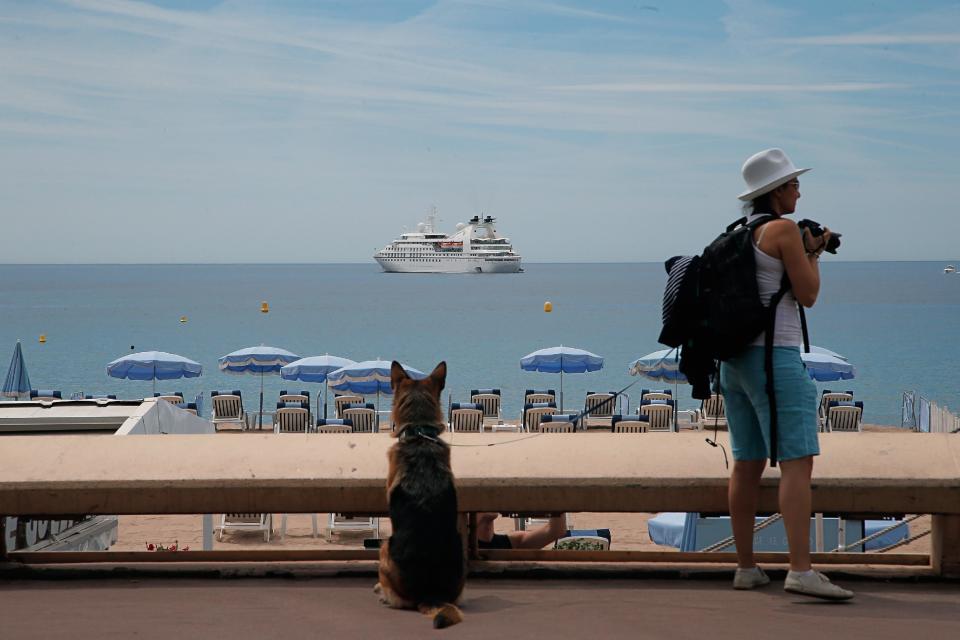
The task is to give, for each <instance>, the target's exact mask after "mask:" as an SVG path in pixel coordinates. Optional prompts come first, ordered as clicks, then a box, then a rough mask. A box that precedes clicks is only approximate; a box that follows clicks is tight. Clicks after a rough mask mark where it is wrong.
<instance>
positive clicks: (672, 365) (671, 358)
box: [627, 347, 687, 429]
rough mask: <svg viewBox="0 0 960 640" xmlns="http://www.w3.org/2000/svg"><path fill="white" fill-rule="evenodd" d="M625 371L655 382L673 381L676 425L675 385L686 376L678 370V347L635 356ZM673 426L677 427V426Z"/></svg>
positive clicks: (675, 421) (685, 380)
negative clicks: (638, 356)
mask: <svg viewBox="0 0 960 640" xmlns="http://www.w3.org/2000/svg"><path fill="white" fill-rule="evenodd" d="M627 372H628V373H629V374H630V375H632V376H643V377H644V378H649V379H650V380H655V381H657V382H672V383H673V424H674V425H677V385H678V384H679V383H681V382H683V383H684V384H686V383H687V376H685V375H684V374H683V372H682V371H680V347H677V348H674V349H661V350H659V351H654V352H653V353H648V354H647V355H645V356H643V357H642V358H637V359H636V360H634V361H633V362H631V363H630V364H629V366H628V367H627ZM674 428H676V429H679V426H675V427H674Z"/></svg>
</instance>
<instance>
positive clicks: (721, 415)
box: [693, 393, 727, 431]
mask: <svg viewBox="0 0 960 640" xmlns="http://www.w3.org/2000/svg"><path fill="white" fill-rule="evenodd" d="M693 421H694V422H695V423H696V425H697V429H699V430H701V431H703V430H704V429H713V428H714V426H716V428H717V429H726V428H727V413H726V405H724V402H723V396H722V395H720V394H719V393H714V394H712V395H711V396H710V397H709V398H707V399H706V400H704V401H702V402H701V403H700V408H699V409H697V410H696V411H695V412H694V414H693Z"/></svg>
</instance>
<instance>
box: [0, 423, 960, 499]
mask: <svg viewBox="0 0 960 640" xmlns="http://www.w3.org/2000/svg"><path fill="white" fill-rule="evenodd" d="M444 437H445V439H447V441H449V442H452V443H453V444H454V449H453V464H454V473H455V474H456V475H457V482H458V490H459V500H460V508H461V510H462V511H465V512H466V511H514V512H550V511H556V512H559V511H609V512H641V511H651V512H652V511H667V510H689V511H705V512H725V511H726V509H727V500H726V487H727V478H728V475H729V471H728V470H727V469H726V468H725V467H724V464H723V455H722V453H721V452H720V451H719V449H714V448H712V447H709V446H707V445H706V444H705V443H704V442H703V435H702V434H699V433H680V434H640V435H636V434H608V433H586V434H583V433H580V434H544V435H537V434H447V435H445V436H444ZM721 438H722V439H723V438H725V436H724V435H723V434H721ZM722 441H723V440H722ZM393 442H394V440H393V439H392V438H390V437H388V436H387V435H385V434H376V435H317V434H310V435H300V434H290V435H279V436H278V435H273V434H262V435H261V434H255V435H254V434H249V435H248V434H245V435H243V436H233V437H227V436H222V435H220V436H217V435H192V436H174V435H166V436H130V437H124V438H117V437H102V438H100V437H88V436H44V437H42V438H39V437H19V436H11V437H4V438H3V446H2V447H0V514H5V515H58V514H63V513H84V514H142V513H149V514H175V513H219V512H223V511H231V512H268V511H272V512H285V513H313V512H329V511H339V512H351V511H352V512H371V513H384V512H385V511H386V507H387V505H386V498H385V490H384V479H385V477H386V468H387V463H386V453H387V449H388V448H389V447H390V446H391V445H392V444H393ZM724 444H726V443H725V442H724ZM490 445H492V446H490ZM821 448H822V451H823V455H822V456H820V457H819V458H818V459H817V461H816V464H815V468H814V481H813V485H814V487H813V489H814V490H813V506H814V510H816V511H826V512H841V513H933V514H945V515H957V514H960V438H958V437H956V436H951V435H947V434H916V433H902V434H900V433H892V434H891V433H859V434H848V433H835V434H823V436H822V438H821ZM728 449H729V446H728ZM777 477H778V471H777V470H768V471H767V475H766V476H765V479H764V481H763V490H762V494H761V500H760V509H761V510H771V511H775V510H776V502H777V498H776V487H777Z"/></svg>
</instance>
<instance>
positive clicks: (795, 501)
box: [720, 149, 854, 600]
mask: <svg viewBox="0 0 960 640" xmlns="http://www.w3.org/2000/svg"><path fill="white" fill-rule="evenodd" d="M807 171H809V169H797V168H796V167H795V166H794V165H793V162H791V161H790V158H788V157H787V154H786V153H784V152H783V151H782V150H781V149H767V150H765V151H761V152H760V153H757V154H754V155H753V156H751V157H750V158H749V159H748V160H747V161H746V163H744V165H743V179H744V181H745V182H746V184H747V190H746V191H745V192H743V193H742V194H740V196H739V198H740V199H741V200H743V201H745V202H746V203H747V204H745V205H744V210H745V212H746V213H747V214H748V219H747V223H748V224H749V222H751V221H752V220H753V219H754V217H756V216H759V215H770V214H772V215H774V216H776V217H777V219H776V220H772V221H770V222H768V223H766V224H764V225H762V226H760V227H759V228H757V229H756V230H755V231H754V236H753V246H754V255H755V257H756V263H757V285H758V288H759V290H760V299H761V301H763V302H764V304H769V303H770V299H771V298H772V297H773V295H774V294H775V293H776V292H777V290H778V289H779V288H780V283H781V280H782V278H783V274H784V271H786V274H787V276H788V277H789V279H790V284H791V287H792V290H791V291H789V292H787V294H786V295H785V296H784V297H783V299H782V300H781V301H780V303H779V304H778V306H777V310H776V323H775V325H774V326H775V329H774V332H775V333H774V338H773V345H774V346H773V367H774V387H775V397H776V404H777V406H776V411H777V423H778V424H777V459H779V460H780V493H779V499H780V512H781V513H782V514H783V521H784V526H785V528H786V532H787V543H788V545H789V548H790V571H789V573H788V574H787V579H786V582H785V583H784V590H786V591H789V592H791V593H799V594H803V595H808V596H814V597H818V598H825V599H828V600H848V599H850V598H852V597H853V595H854V594H853V592H852V591H848V590H846V589H843V588H841V587H839V586H837V585H835V584H833V583H831V582H830V580H829V579H828V578H827V577H826V576H824V575H823V574H822V573H819V572H817V571H814V570H813V569H812V568H811V565H810V512H811V499H810V493H811V492H810V477H811V474H812V472H813V456H815V455H819V453H820V447H819V444H818V442H817V430H818V427H817V416H816V405H817V389H816V386H815V385H814V384H813V381H812V380H810V377H809V376H808V375H807V372H806V369H805V368H804V366H803V362H802V361H801V359H800V344H801V343H802V330H801V326H800V315H799V309H798V307H797V305H798V304H802V305H803V306H804V307H812V306H813V305H814V303H815V302H816V300H817V294H818V293H819V291H820V269H819V259H820V254H821V253H823V250H824V248H825V247H826V246H827V241H828V240H829V239H830V231H829V230H828V229H826V228H825V232H824V234H823V235H822V236H820V237H814V236H812V235H811V234H810V232H809V230H807V229H804V231H803V233H802V234H801V232H800V230H799V228H798V227H797V225H796V223H795V222H793V221H792V220H788V219H786V218H785V217H784V216H788V215H790V214H792V213H793V212H794V211H795V210H796V207H797V200H799V199H800V181H799V180H798V176H800V175H801V174H803V173H806V172H807ZM764 337H765V336H764V334H762V333H761V334H760V336H758V338H757V339H756V340H755V341H754V343H753V344H752V345H751V346H749V347H747V348H746V349H745V350H744V351H743V352H742V353H741V354H739V355H737V356H735V357H734V358H732V359H730V360H727V361H725V362H723V364H722V365H721V368H720V390H721V393H722V394H723V398H724V402H725V405H726V413H727V422H728V425H729V429H730V441H731V446H732V449H733V459H734V463H733V472H732V474H731V476H730V487H729V503H730V520H731V524H732V527H733V536H734V540H735V541H736V546H737V567H738V568H737V572H736V575H735V576H734V579H733V588H734V589H753V588H755V587H760V586H763V585H766V584H768V583H769V582H770V579H769V578H768V577H767V575H766V574H765V573H764V572H763V570H762V569H760V568H759V567H758V566H757V565H756V563H755V562H754V559H753V527H754V521H755V517H756V512H757V497H758V495H759V490H760V476H761V475H762V474H763V470H764V467H766V460H767V458H769V457H770V403H769V400H768V396H767V391H766V387H765V384H766V372H765V370H764Z"/></svg>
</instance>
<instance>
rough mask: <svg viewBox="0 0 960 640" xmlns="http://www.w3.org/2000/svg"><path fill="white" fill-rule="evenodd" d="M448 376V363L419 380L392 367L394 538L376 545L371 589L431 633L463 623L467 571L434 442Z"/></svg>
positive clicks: (453, 497)
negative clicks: (417, 616) (428, 621)
mask: <svg viewBox="0 0 960 640" xmlns="http://www.w3.org/2000/svg"><path fill="white" fill-rule="evenodd" d="M446 377H447V364H446V362H441V363H440V364H438V365H437V367H436V368H435V369H434V370H433V372H432V373H431V374H430V375H429V376H428V377H427V378H425V379H423V380H414V379H412V378H411V377H410V376H408V375H407V372H406V371H404V370H403V367H402V366H401V365H400V364H399V363H398V362H393V364H392V365H391V367H390V385H391V387H392V389H393V394H394V395H393V424H394V430H393V436H394V437H395V438H397V442H396V443H395V444H394V445H393V446H392V447H391V448H390V452H389V453H388V460H389V469H388V471H387V501H388V502H389V505H390V524H391V525H392V527H393V534H392V535H391V536H390V538H389V539H388V540H387V541H386V542H385V543H384V544H383V545H382V546H381V547H380V571H379V577H380V582H379V583H377V585H376V587H375V588H374V590H375V591H376V592H377V593H378V594H379V596H380V601H381V602H382V603H383V604H385V605H387V606H390V607H393V608H395V609H417V610H418V611H420V613H422V614H424V615H426V616H429V617H431V618H432V619H433V626H434V628H437V629H442V628H444V627H449V626H451V625H454V624H457V623H458V622H461V621H462V620H463V614H462V613H461V612H460V609H459V608H458V607H457V606H456V604H455V603H456V602H457V600H458V599H459V598H460V594H461V593H462V592H463V584H464V580H465V579H466V573H467V563H466V553H465V549H464V543H463V538H462V537H461V535H460V532H459V530H458V514H457V490H456V487H455V486H454V481H453V471H452V470H451V469H450V447H449V446H448V445H447V443H445V442H443V441H442V440H440V438H439V437H438V436H439V435H440V433H441V432H443V430H444V428H445V423H444V420H443V411H442V409H441V406H440V393H441V391H443V386H444V383H445V382H446Z"/></svg>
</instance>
